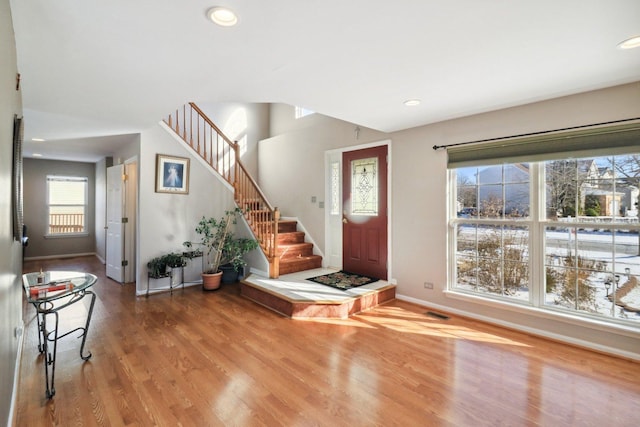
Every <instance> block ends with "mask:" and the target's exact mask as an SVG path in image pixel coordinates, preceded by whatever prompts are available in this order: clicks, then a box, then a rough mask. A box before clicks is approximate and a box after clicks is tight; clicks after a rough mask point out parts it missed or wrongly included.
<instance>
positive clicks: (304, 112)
mask: <svg viewBox="0 0 640 427" xmlns="http://www.w3.org/2000/svg"><path fill="white" fill-rule="evenodd" d="M314 113H315V111H311V110H307V109H306V108H303V107H298V106H296V119H301V118H302V117H304V116H308V115H310V114H314Z"/></svg>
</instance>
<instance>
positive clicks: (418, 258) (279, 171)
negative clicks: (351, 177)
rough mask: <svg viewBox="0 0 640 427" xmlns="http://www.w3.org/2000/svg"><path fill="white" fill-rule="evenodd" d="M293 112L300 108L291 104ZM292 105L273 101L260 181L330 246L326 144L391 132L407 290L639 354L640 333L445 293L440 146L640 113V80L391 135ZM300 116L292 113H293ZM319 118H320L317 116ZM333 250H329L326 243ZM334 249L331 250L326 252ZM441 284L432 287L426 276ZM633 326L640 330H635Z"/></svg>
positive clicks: (422, 298)
mask: <svg viewBox="0 0 640 427" xmlns="http://www.w3.org/2000/svg"><path fill="white" fill-rule="evenodd" d="M289 108H290V109H291V110H292V107H289ZM286 109H287V107H285V106H274V108H273V109H272V113H271V118H272V122H276V121H278V118H279V117H284V118H285V121H284V124H283V125H278V124H274V125H273V130H274V131H276V132H280V134H278V135H277V136H274V137H272V138H269V139H267V140H264V141H261V142H260V144H259V153H260V156H259V160H260V162H259V171H260V182H261V183H262V184H263V188H264V190H265V193H266V195H267V197H268V198H269V199H270V200H273V203H274V204H275V205H279V206H281V208H282V210H283V212H285V214H288V215H298V216H301V217H303V221H304V223H305V226H306V227H307V229H308V230H310V231H311V233H312V235H313V238H314V239H315V240H316V242H319V243H320V244H321V245H323V244H324V240H323V236H324V216H323V215H322V214H321V213H320V212H317V211H319V209H317V208H315V209H314V207H313V206H311V203H310V197H311V196H312V195H322V194H324V182H325V181H324V168H323V165H324V152H325V151H326V150H330V149H335V148H338V147H349V146H355V145H359V144H362V143H364V142H372V141H375V140H380V139H385V138H390V139H391V140H392V155H391V158H392V162H393V164H392V174H393V176H392V188H391V192H392V196H391V197H392V203H391V209H392V212H393V222H392V225H391V227H392V235H393V241H392V242H390V244H391V264H392V265H393V275H394V278H395V279H396V280H397V284H398V288H397V293H398V295H399V296H400V297H401V298H405V299H408V300H410V301H414V302H417V303H422V304H425V305H429V306H432V307H435V308H439V309H442V310H447V311H450V312H453V313H459V314H465V315H469V316H472V317H476V318H480V319H484V320H489V321H492V322H495V323H499V324H503V325H506V326H510V327H515V328H519V329H522V330H527V331H532V332H535V333H539V334H544V335H547V336H550V337H553V338H559V339H564V340H566V341H568V342H573V343H576V344H579V345H589V346H591V347H592V348H596V349H599V350H603V351H609V352H614V353H617V354H621V355H624V356H627V357H633V358H637V359H640V333H639V332H638V331H637V330H635V331H622V330H620V329H615V328H610V327H600V326H595V325H588V324H587V323H586V322H584V321H573V320H569V319H563V318H561V317H560V316H552V315H549V314H548V313H545V314H542V315H540V314H537V313H535V312H534V311H532V310H518V311H515V310H511V309H506V308H504V307H500V306H497V305H495V304H491V305H486V304H483V303H481V302H478V301H472V300H471V299H466V300H463V299H456V298H453V297H452V296H451V295H447V294H445V292H444V291H445V289H446V279H447V271H446V264H447V234H446V233H447V210H446V203H447V183H446V175H447V169H446V164H447V155H446V151H444V150H439V151H434V150H433V149H432V146H433V145H435V144H438V145H442V144H451V143H456V142H464V141H472V140H478V139H484V138H492V137H502V136H510V135H514V134H522V133H528V132H535V131H543V130H550V129H558V128H565V127H571V126H580V125H588V124H593V123H599V122H607V121H612V120H619V119H625V118H631V117H640V83H634V84H629V85H623V86H618V87H614V88H609V89H604V90H599V91H593V92H589V93H584V94H580V95H575V96H568V97H563V98H558V99H555V100H551V101H545V102H538V103H535V104H530V105H526V106H521V107H516V108H510V109H506V110H500V111H495V112H491V113H485V114H479V115H476V116H471V117H466V118H462V119H457V120H451V121H447V122H441V123H437V124H433V125H428V126H423V127H419V128H414V129H409V130H406V131H402V132H396V133H392V134H390V135H384V134H380V133H377V132H373V131H369V130H361V132H360V139H359V140H356V139H355V138H354V132H353V129H354V128H355V125H353V124H348V123H345V122H342V121H339V120H333V119H330V118H327V117H322V116H318V117H316V118H315V119H313V120H315V121H314V122H311V121H307V122H305V124H304V125H302V124H301V123H302V122H300V124H296V123H293V124H292V122H291V121H290V119H288V117H289V115H288V114H289V112H287V111H286ZM291 114H292V113H291ZM311 117H313V116H311ZM323 251H324V248H323ZM324 252H325V253H326V251H324ZM425 281H429V282H433V283H434V284H435V289H433V290H427V289H424V287H423V282H425ZM631 329H632V328H631Z"/></svg>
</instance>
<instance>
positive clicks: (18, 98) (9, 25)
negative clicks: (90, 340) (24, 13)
mask: <svg viewBox="0 0 640 427" xmlns="http://www.w3.org/2000/svg"><path fill="white" fill-rule="evenodd" d="M0 58H2V60H1V61H0V94H2V96H0V189H1V190H0V251H1V252H0V254H1V255H0V384H2V386H1V387H0V425H11V418H13V413H12V411H13V404H14V403H15V402H14V401H13V400H12V399H14V398H15V392H16V388H17V379H18V378H17V372H18V371H17V368H18V366H19V365H18V360H19V354H20V345H21V343H22V338H21V337H22V336H23V335H22V330H23V324H22V277H21V275H22V246H21V245H20V243H19V242H16V241H14V240H13V232H12V230H13V226H12V224H13V222H12V219H11V218H12V213H11V212H12V211H11V172H12V170H13V160H12V159H13V117H14V114H17V115H18V116H22V93H21V92H20V91H17V90H16V74H17V73H18V69H17V65H16V45H15V39H14V35H13V22H12V20H11V10H10V7H9V0H0ZM27 125H28V124H27ZM16 331H18V333H16Z"/></svg>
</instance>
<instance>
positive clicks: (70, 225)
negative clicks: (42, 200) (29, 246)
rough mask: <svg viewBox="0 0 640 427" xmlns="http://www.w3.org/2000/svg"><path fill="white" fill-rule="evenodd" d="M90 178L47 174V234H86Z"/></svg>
mask: <svg viewBox="0 0 640 427" xmlns="http://www.w3.org/2000/svg"><path fill="white" fill-rule="evenodd" d="M88 182H89V180H88V178H86V177H71V176H58V175H48V176H47V224H48V225H47V236H70V235H86V231H87V230H86V226H85V219H86V212H87V199H88Z"/></svg>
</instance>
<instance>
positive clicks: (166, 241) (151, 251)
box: [137, 125, 234, 293]
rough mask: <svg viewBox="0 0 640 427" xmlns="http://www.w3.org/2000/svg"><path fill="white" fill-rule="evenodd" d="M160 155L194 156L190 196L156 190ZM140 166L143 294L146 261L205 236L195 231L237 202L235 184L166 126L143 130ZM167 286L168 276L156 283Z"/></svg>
mask: <svg viewBox="0 0 640 427" xmlns="http://www.w3.org/2000/svg"><path fill="white" fill-rule="evenodd" d="M158 153H159V154H166V155H174V156H179V157H188V158H190V159H191V161H190V165H191V167H190V176H189V179H190V184H189V194H187V195H180V194H167V193H156V192H155V165H156V154H158ZM139 166H140V175H139V218H138V239H137V241H138V242H139V243H138V251H137V253H138V254H139V257H138V266H137V271H138V272H139V276H138V279H137V291H138V293H142V292H145V291H146V286H147V267H146V264H147V262H148V261H149V260H150V259H152V258H154V257H157V256H159V255H163V254H166V253H169V252H172V251H182V250H183V249H184V248H183V246H182V243H183V242H184V241H186V240H192V241H197V240H199V239H198V236H197V234H196V233H195V231H194V230H195V227H196V225H197V223H198V221H200V219H201V218H202V216H206V217H211V216H214V217H220V216H222V215H223V214H224V212H225V211H226V210H229V209H232V208H233V207H234V202H233V193H232V192H231V191H230V190H229V188H228V187H227V186H225V184H223V183H222V182H221V181H220V180H219V179H217V178H216V177H215V175H214V174H212V172H211V170H210V169H209V168H208V167H206V166H205V165H204V164H203V163H202V162H201V161H200V160H199V158H196V157H193V156H192V155H191V151H190V149H189V148H188V147H187V146H186V145H183V144H182V143H179V142H178V141H177V139H176V137H174V136H173V135H172V134H171V133H169V132H167V131H166V130H165V128H164V127H163V126H162V125H157V126H156V127H154V128H152V129H150V130H148V131H145V132H143V133H142V134H141V136H140V162H139ZM167 286H168V281H166V280H158V281H155V280H152V281H151V289H152V290H153V289H162V288H166V287H167Z"/></svg>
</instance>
